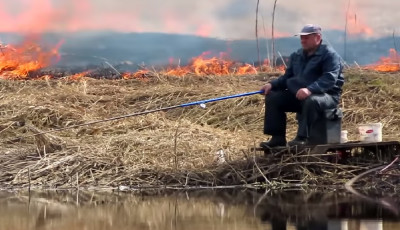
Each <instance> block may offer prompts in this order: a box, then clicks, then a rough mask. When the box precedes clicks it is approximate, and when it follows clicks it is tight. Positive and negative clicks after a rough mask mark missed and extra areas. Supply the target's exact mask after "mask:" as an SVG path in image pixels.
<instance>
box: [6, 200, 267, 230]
mask: <svg viewBox="0 0 400 230" xmlns="http://www.w3.org/2000/svg"><path fill="white" fill-rule="evenodd" d="M77 196H78V197H79V199H80V200H82V202H81V203H80V205H79V206H78V207H77V206H76V202H75V198H76V197H77ZM77 196H75V195H74V193H61V192H58V193H57V194H56V193H47V194H34V195H33V196H32V197H31V201H30V204H29V209H30V210H29V215H26V207H27V205H28V200H27V197H25V196H17V197H15V198H13V199H12V200H11V199H10V198H9V199H8V201H4V202H6V204H8V205H3V201H2V200H0V204H2V205H1V206H0V228H1V229H38V228H40V229H121V230H124V229H137V230H142V229H154V230H157V229H160V230H163V229H188V227H189V226H190V229H193V230H197V229H205V228H206V229H260V230H261V229H265V226H266V225H265V224H262V223H261V220H260V219H258V218H257V217H255V216H253V214H252V213H251V212H248V210H247V209H246V206H245V205H244V204H230V203H225V202H218V200H219V199H217V198H211V197H206V198H196V197H193V196H192V195H190V194H186V195H185V194H181V195H176V196H175V195H171V196H160V197H146V196H134V195H113V194H101V193H100V194H98V193H93V194H92V193H86V194H85V193H80V194H78V195H77ZM213 200H215V201H213Z"/></svg>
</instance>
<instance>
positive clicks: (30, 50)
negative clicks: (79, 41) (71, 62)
mask: <svg viewBox="0 0 400 230" xmlns="http://www.w3.org/2000/svg"><path fill="white" fill-rule="evenodd" d="M60 45H61V43H59V44H57V45H56V46H55V47H54V48H53V49H50V50H43V49H42V47H40V46H39V45H37V44H36V43H35V42H33V41H25V42H24V43H22V44H21V45H18V46H2V45H0V49H1V53H0V74H1V75H2V76H7V77H5V78H14V79H25V78H26V77H27V76H28V75H29V73H30V72H32V71H35V70H39V69H41V68H43V67H47V66H49V65H50V64H51V63H52V62H57V61H58V60H59V57H60V56H59V53H58V48H59V46H60ZM3 78H4V77H3Z"/></svg>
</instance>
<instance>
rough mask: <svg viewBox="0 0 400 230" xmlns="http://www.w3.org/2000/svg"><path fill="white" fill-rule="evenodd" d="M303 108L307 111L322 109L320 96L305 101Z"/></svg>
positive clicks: (310, 97)
mask: <svg viewBox="0 0 400 230" xmlns="http://www.w3.org/2000/svg"><path fill="white" fill-rule="evenodd" d="M303 107H305V109H315V108H317V109H318V108H320V107H321V106H320V100H319V98H318V96H316V95H311V96H309V97H308V98H307V99H305V100H304V104H303Z"/></svg>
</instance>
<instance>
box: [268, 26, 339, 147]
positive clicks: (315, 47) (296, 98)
mask: <svg viewBox="0 0 400 230" xmlns="http://www.w3.org/2000/svg"><path fill="white" fill-rule="evenodd" d="M296 36H300V41H301V46H302V48H301V49H299V50H298V51H297V52H294V53H292V54H291V56H290V62H289V64H288V67H287V68H286V71H285V73H284V74H283V75H282V76H280V77H279V78H277V79H274V80H272V81H270V82H269V83H267V84H266V85H264V86H263V87H262V88H261V90H262V91H263V92H264V94H265V95H266V97H265V119H264V134H267V135H271V136H272V137H271V139H270V140H269V141H265V142H261V143H260V146H261V147H263V148H268V147H269V148H273V147H278V146H286V145H289V146H295V145H306V144H307V141H308V138H309V136H310V127H311V125H312V124H313V123H314V122H315V121H316V120H317V119H318V118H319V116H321V114H322V111H324V110H326V109H334V108H336V107H337V106H338V104H339V99H340V97H341V94H342V86H343V84H344V78H343V73H342V70H343V63H342V62H341V60H342V59H341V58H340V56H339V55H338V54H337V53H336V51H335V50H334V49H333V48H332V47H331V46H329V45H327V44H324V43H323V41H322V33H321V27H319V26H318V25H314V24H307V25H305V26H304V27H303V29H302V30H301V32H300V33H298V34H297V35H296ZM286 112H296V118H297V121H298V130H297V135H296V137H295V138H294V140H292V141H289V142H288V143H287V142H286V119H287V118H286Z"/></svg>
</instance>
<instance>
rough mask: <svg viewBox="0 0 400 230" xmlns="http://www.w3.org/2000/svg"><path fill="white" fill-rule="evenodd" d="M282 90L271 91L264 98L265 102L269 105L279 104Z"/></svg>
mask: <svg viewBox="0 0 400 230" xmlns="http://www.w3.org/2000/svg"><path fill="white" fill-rule="evenodd" d="M283 94H284V92H283V91H271V92H270V93H269V94H268V95H267V96H266V98H265V104H266V105H269V106H274V105H279V104H280V103H282V96H283Z"/></svg>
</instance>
